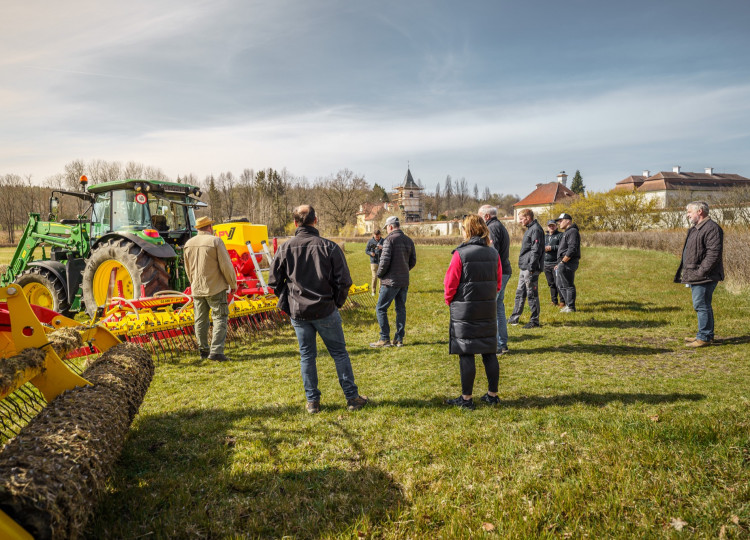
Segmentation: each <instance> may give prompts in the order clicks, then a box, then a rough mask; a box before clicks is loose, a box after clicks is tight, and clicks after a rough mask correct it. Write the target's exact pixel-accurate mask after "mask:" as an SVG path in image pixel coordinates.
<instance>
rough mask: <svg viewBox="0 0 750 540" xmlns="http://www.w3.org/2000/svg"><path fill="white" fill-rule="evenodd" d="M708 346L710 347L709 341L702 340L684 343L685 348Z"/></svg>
mask: <svg viewBox="0 0 750 540" xmlns="http://www.w3.org/2000/svg"><path fill="white" fill-rule="evenodd" d="M708 345H711V342H710V341H703V340H702V339H696V340H695V341H691V342H690V343H685V347H693V348H695V347H706V346H708Z"/></svg>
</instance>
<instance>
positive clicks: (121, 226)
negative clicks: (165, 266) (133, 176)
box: [88, 180, 206, 247]
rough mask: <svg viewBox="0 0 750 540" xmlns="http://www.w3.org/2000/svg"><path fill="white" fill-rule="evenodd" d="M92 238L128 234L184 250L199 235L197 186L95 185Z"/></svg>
mask: <svg viewBox="0 0 750 540" xmlns="http://www.w3.org/2000/svg"><path fill="white" fill-rule="evenodd" d="M88 192H89V193H90V194H92V195H93V197H94V200H93V207H92V214H91V238H92V240H93V241H94V242H96V239H98V238H102V237H104V236H106V235H107V234H111V233H114V232H128V233H132V234H135V235H136V236H137V237H139V238H140V239H142V240H144V241H146V242H149V243H152V244H155V245H159V244H162V243H166V244H169V245H171V246H179V247H182V246H183V245H185V242H187V241H188V240H189V239H190V237H191V236H193V234H195V212H194V208H196V207H201V206H206V204H205V203H203V202H201V201H199V200H197V199H195V198H194V197H197V196H199V195H200V191H199V190H198V188H197V187H195V186H190V185H186V184H177V183H174V182H157V181H145V180H125V181H116V182H105V183H102V184H97V185H94V186H91V187H90V188H89V190H88Z"/></svg>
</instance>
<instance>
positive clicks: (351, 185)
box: [0, 159, 519, 243]
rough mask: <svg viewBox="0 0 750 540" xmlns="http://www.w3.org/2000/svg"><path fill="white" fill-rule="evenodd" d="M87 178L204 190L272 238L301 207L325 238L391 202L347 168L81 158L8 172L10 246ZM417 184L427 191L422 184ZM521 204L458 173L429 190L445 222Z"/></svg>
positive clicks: (213, 209)
mask: <svg viewBox="0 0 750 540" xmlns="http://www.w3.org/2000/svg"><path fill="white" fill-rule="evenodd" d="M82 175H85V176H87V177H88V179H89V184H91V185H93V184H98V183H102V182H110V181H114V180H125V179H149V180H161V181H175V182H179V183H184V184H190V185H194V186H198V187H199V188H200V189H201V191H202V194H201V200H202V201H203V202H205V203H207V204H208V207H207V208H205V209H202V210H200V211H199V212H197V214H198V215H209V216H210V217H211V218H212V219H213V220H215V221H216V222H226V221H229V220H232V219H239V218H244V219H247V220H249V221H251V222H253V223H262V224H265V225H267V226H268V230H269V234H273V235H281V234H289V233H291V232H292V231H293V228H294V227H293V224H292V223H291V214H292V210H293V209H294V207H295V206H297V205H298V204H301V203H309V204H312V205H313V206H315V208H316V210H317V212H318V215H319V217H320V223H319V224H320V228H321V230H323V231H324V232H325V233H327V234H343V235H351V234H353V233H354V225H355V224H356V214H357V212H358V211H359V207H360V205H361V204H363V203H377V202H383V201H387V200H388V199H389V197H390V195H389V193H388V191H387V190H386V189H385V188H384V187H382V186H380V185H378V184H377V183H376V184H374V185H372V186H371V185H370V184H369V183H368V182H367V181H366V180H365V177H364V175H361V174H357V173H355V172H353V171H351V170H350V169H346V168H344V169H341V170H339V171H338V172H336V173H333V174H330V175H328V176H326V177H321V178H316V179H315V180H312V181H311V180H308V179H307V178H306V177H304V176H297V175H294V174H292V173H291V172H289V171H288V170H287V169H286V168H282V169H280V170H279V169H274V168H268V169H261V170H253V169H244V170H243V171H242V172H241V173H240V174H235V173H232V172H229V171H227V172H221V173H219V174H211V175H208V176H207V177H205V178H204V179H202V180H201V179H199V178H198V177H197V176H196V175H194V174H192V173H189V174H185V175H178V176H177V178H175V179H173V178H170V177H169V176H167V175H166V174H165V173H164V172H163V171H162V170H161V169H160V168H158V167H152V166H147V165H144V164H142V163H137V162H128V163H125V164H122V163H120V162H118V161H105V160H100V159H95V160H91V161H88V162H86V161H84V160H73V161H71V162H69V163H67V164H66V165H65V166H64V168H63V171H62V172H61V173H58V174H55V175H53V176H51V177H49V178H48V179H47V180H46V181H45V182H44V184H43V185H42V186H38V185H35V184H34V183H32V179H31V177H30V176H21V175H17V174H5V175H0V187H1V188H2V189H3V194H4V197H3V198H2V199H0V227H2V229H3V230H4V231H5V232H6V234H7V240H8V242H10V243H15V242H16V241H17V238H18V233H19V230H21V229H22V228H23V227H24V226H25V224H26V222H27V219H28V214H29V212H36V213H39V214H41V216H42V219H46V218H47V214H48V212H49V206H48V205H49V197H50V193H51V191H52V190H61V189H62V190H68V191H79V190H80V186H79V178H80V177H81V176H82ZM417 183H418V184H419V185H420V186H421V187H423V186H422V182H421V180H417ZM518 200H519V199H518V196H517V195H503V194H498V193H491V192H490V190H489V188H484V190H483V191H482V192H481V193H480V191H479V187H478V185H477V184H473V186H471V187H470V184H469V182H468V181H467V180H466V179H465V178H463V177H462V178H456V179H453V178H452V177H451V176H450V175H448V176H446V178H445V180H444V181H443V182H438V183H437V186H436V188H435V190H434V191H433V192H424V193H423V202H424V210H425V216H426V215H427V214H428V213H429V214H430V215H431V216H434V217H435V218H437V219H454V218H461V217H462V216H464V215H466V214H467V213H470V212H476V209H477V208H478V205H481V204H485V203H487V204H493V205H495V206H497V207H498V213H499V214H500V215H512V214H513V204H514V203H515V202H517V201H518ZM87 208H88V204H87V203H86V202H85V201H82V200H80V199H76V198H73V197H60V206H59V210H58V217H60V218H68V219H71V218H75V217H77V216H78V215H81V214H82V213H84V212H86V210H87Z"/></svg>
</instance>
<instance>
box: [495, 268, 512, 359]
mask: <svg viewBox="0 0 750 540" xmlns="http://www.w3.org/2000/svg"><path fill="white" fill-rule="evenodd" d="M508 281H510V274H503V285H502V287H501V288H500V290H499V291H498V292H497V350H498V352H500V350H502V349H504V348H507V347H508V319H507V318H506V316H505V286H506V285H507V284H508Z"/></svg>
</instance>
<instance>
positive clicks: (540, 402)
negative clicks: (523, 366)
mask: <svg viewBox="0 0 750 540" xmlns="http://www.w3.org/2000/svg"><path fill="white" fill-rule="evenodd" d="M705 398H706V396H705V395H703V394H680V393H677V392H674V393H671V394H646V393H641V392H636V393H629V392H604V393H601V394H597V393H594V392H576V393H573V394H560V395H556V396H521V397H518V398H515V399H501V400H500V404H499V406H498V408H500V409H544V408H547V407H569V406H571V405H576V404H578V403H582V404H584V405H591V406H594V407H604V406H605V405H607V404H608V403H611V402H613V401H619V402H620V403H622V404H623V405H634V404H637V403H645V404H649V405H657V404H660V403H675V402H677V401H700V400H702V399H705ZM444 399H445V398H444V397H439V396H436V397H434V398H431V399H413V398H412V399H397V400H377V401H376V402H375V403H373V406H378V405H379V406H393V407H401V408H407V409H410V408H414V409H427V408H441V409H444V408H447V407H448V406H447V405H445V403H444ZM475 401H476V399H475Z"/></svg>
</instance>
